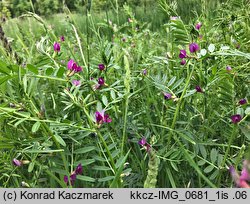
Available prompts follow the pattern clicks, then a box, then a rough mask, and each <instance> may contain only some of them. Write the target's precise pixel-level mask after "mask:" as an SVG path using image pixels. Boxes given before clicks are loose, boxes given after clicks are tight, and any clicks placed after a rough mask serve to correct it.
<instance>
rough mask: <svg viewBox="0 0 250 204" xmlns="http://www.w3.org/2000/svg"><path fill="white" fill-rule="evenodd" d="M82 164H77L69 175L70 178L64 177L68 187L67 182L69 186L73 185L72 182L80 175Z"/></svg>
mask: <svg viewBox="0 0 250 204" xmlns="http://www.w3.org/2000/svg"><path fill="white" fill-rule="evenodd" d="M82 171H83V170H82V164H78V166H77V167H76V169H75V171H73V172H72V173H71V174H70V177H68V176H66V175H65V176H64V179H63V180H64V182H65V183H66V184H67V185H69V181H70V185H71V186H72V185H74V182H75V180H76V176H77V175H79V174H82Z"/></svg>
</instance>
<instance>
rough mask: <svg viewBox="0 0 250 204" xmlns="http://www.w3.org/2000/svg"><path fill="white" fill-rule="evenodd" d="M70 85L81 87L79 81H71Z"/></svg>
mask: <svg viewBox="0 0 250 204" xmlns="http://www.w3.org/2000/svg"><path fill="white" fill-rule="evenodd" d="M72 84H73V85H74V86H80V85H81V81H80V80H73V81H72Z"/></svg>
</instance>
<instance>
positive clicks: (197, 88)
mask: <svg viewBox="0 0 250 204" xmlns="http://www.w3.org/2000/svg"><path fill="white" fill-rule="evenodd" d="M195 89H196V91H197V92H199V93H203V90H202V88H201V87H200V86H196V87H195Z"/></svg>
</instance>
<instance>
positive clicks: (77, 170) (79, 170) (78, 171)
mask: <svg viewBox="0 0 250 204" xmlns="http://www.w3.org/2000/svg"><path fill="white" fill-rule="evenodd" d="M75 173H76V175H78V174H82V164H78V165H77V167H76V170H75Z"/></svg>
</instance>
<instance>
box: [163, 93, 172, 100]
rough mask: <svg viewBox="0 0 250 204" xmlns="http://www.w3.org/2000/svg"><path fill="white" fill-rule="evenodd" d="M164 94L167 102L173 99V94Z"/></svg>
mask: <svg viewBox="0 0 250 204" xmlns="http://www.w3.org/2000/svg"><path fill="white" fill-rule="evenodd" d="M163 94H164V98H165V99H166V100H169V99H171V98H172V94H171V93H163Z"/></svg>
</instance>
